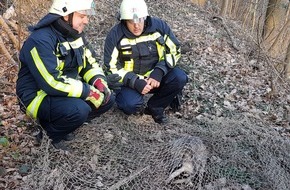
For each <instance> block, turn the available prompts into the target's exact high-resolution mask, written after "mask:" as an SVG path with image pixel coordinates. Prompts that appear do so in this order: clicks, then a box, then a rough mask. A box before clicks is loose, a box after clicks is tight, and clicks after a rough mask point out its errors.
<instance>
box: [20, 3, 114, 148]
mask: <svg viewBox="0 0 290 190" xmlns="http://www.w3.org/2000/svg"><path fill="white" fill-rule="evenodd" d="M92 14H94V2H93V0H74V1H72V0H54V1H53V4H52V6H51V8H50V10H49V13H48V14H47V15H46V16H44V17H43V18H42V19H41V20H40V21H39V22H38V24H37V25H36V26H34V27H32V28H30V30H31V34H30V36H29V37H28V39H27V40H26V41H25V43H24V44H23V47H22V48H21V51H20V70H19V73H18V80H17V85H16V93H17V96H18V97H19V100H20V107H21V109H22V110H23V111H25V112H26V114H27V115H29V116H30V117H32V118H34V119H37V120H38V122H39V124H40V125H41V126H42V128H43V129H44V130H45V131H46V132H47V135H48V136H49V137H50V138H51V139H52V144H53V145H55V147H57V146H58V145H59V144H60V142H62V140H63V139H66V138H67V137H68V135H69V134H71V132H73V131H74V130H75V129H77V128H78V127H80V126H81V125H82V124H83V123H84V122H86V121H88V120H91V119H93V118H95V117H97V116H99V115H100V114H102V113H104V112H106V111H107V110H109V109H110V108H111V107H112V106H113V104H114V102H115V97H114V96H112V95H111V91H110V89H109V88H108V85H107V81H106V76H105V75H104V72H103V69H102V68H101V67H100V65H99V64H98V63H97V61H96V55H95V53H94V51H92V49H91V48H90V46H89V44H88V42H87V41H86V39H85V37H84V33H83V29H84V27H85V25H86V24H88V22H89V19H88V16H89V15H92ZM60 146H61V145H60Z"/></svg>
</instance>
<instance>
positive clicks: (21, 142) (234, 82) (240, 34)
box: [0, 0, 290, 189]
mask: <svg viewBox="0 0 290 190" xmlns="http://www.w3.org/2000/svg"><path fill="white" fill-rule="evenodd" d="M147 2H148V6H149V13H150V14H151V15H153V16H158V17H160V18H162V19H164V20H166V21H167V22H168V24H169V25H170V26H171V28H172V29H173V31H174V33H175V34H176V36H177V38H178V39H179V40H180V42H181V43H182V53H183V54H182V58H181V60H180V67H181V68H183V69H184V70H185V71H186V72H187V73H188V76H189V78H190V81H189V83H188V84H187V86H186V87H185V89H184V92H183V94H184V97H183V105H182V110H181V111H180V112H177V113H172V112H171V111H170V110H167V114H169V117H170V120H171V121H174V120H175V119H179V120H180V119H181V120H184V121H192V119H193V118H196V119H197V120H199V119H203V118H207V119H211V120H219V121H222V120H223V118H227V119H229V118H235V117H236V116H237V115H244V116H247V117H248V118H251V119H253V121H258V122H261V123H263V124H264V125H265V127H269V126H270V127H273V128H275V129H276V130H277V131H279V133H280V134H281V135H282V136H289V131H290V127H289V121H290V120H289V119H290V117H289V116H290V115H289V111H290V107H289V105H288V104H289V102H290V95H289V90H288V89H289V84H288V82H287V81H284V80H283V79H282V78H280V77H278V75H277V72H276V71H275V69H274V66H273V65H274V63H273V62H272V61H270V59H269V58H268V57H267V55H266V54H262V53H261V52H262V51H259V48H257V47H256V45H255V43H254V42H253V40H251V37H250V36H248V35H247V34H248V33H247V32H246V31H243V29H242V28H241V27H240V25H239V23H238V22H236V21H233V20H229V19H226V18H220V17H214V16H217V13H215V12H213V11H212V9H207V11H205V10H200V9H198V8H197V7H195V6H193V5H192V4H191V3H190V2H189V1H186V0H181V1H174V2H168V1H165V0H161V1H155V0H148V1H147ZM118 3H119V1H104V0H102V1H98V2H97V13H98V14H97V15H96V16H94V18H92V19H91V24H90V25H89V27H88V28H87V30H88V31H87V32H88V34H89V38H90V39H91V41H92V44H93V45H94V47H95V49H96V52H97V54H98V55H99V62H100V63H101V64H102V59H103V57H102V52H103V43H104V38H105V35H106V33H107V32H108V31H109V29H110V28H111V27H112V26H113V24H114V23H116V22H117V21H116V14H115V12H116V10H117V9H118ZM29 22H31V21H29ZM227 31H229V32H227ZM1 36H2V38H3V39H4V43H5V45H6V47H7V49H8V50H9V52H10V53H11V55H16V54H15V52H16V51H15V50H14V48H13V45H12V44H11V43H10V41H9V39H8V37H7V36H6V35H5V33H4V32H2V31H1ZM16 57H17V56H16ZM0 62H1V64H0V68H1V69H0V113H1V115H0V122H1V124H0V189H19V188H20V184H21V181H22V179H23V177H25V176H26V175H28V174H29V172H30V169H31V167H32V166H31V161H33V160H35V159H36V158H35V157H34V156H35V155H36V154H35V152H36V151H37V149H38V148H39V147H38V146H37V143H36V142H35V138H34V136H33V135H34V131H35V129H34V128H33V127H32V126H34V125H35V123H34V122H33V121H32V120H31V119H29V118H26V117H25V116H24V114H23V113H22V112H21V111H20V110H19V107H18V101H17V97H16V96H15V82H16V80H17V69H18V66H17V65H13V64H11V63H10V62H8V61H7V60H6V58H5V57H4V56H3V55H1V56H0ZM109 114H111V117H114V115H119V114H121V113H119V111H118V110H117V109H113V110H111V111H110V112H109ZM107 117H108V114H107V115H106V117H105V118H107ZM108 118H109V117H108ZM121 118H122V117H121ZM133 119H135V120H136V121H134V122H135V123H136V126H139V125H142V122H144V121H143V120H144V117H142V119H140V121H139V120H138V117H137V118H136V117H133ZM145 119H147V120H149V121H148V122H152V119H151V118H150V117H145ZM150 120H151V121H150ZM104 122H105V121H104ZM91 125H92V126H93V125H94V123H92V124H91Z"/></svg>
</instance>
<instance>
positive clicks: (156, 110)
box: [104, 0, 188, 124]
mask: <svg viewBox="0 0 290 190" xmlns="http://www.w3.org/2000/svg"><path fill="white" fill-rule="evenodd" d="M119 13H120V18H119V20H120V22H119V23H117V24H116V25H115V26H114V27H113V28H112V29H111V30H110V32H109V33H108V35H107V37H106V40H105V47H104V51H105V52H104V63H105V65H106V66H107V68H108V70H109V71H110V72H111V73H113V74H118V75H120V76H121V82H122V84H123V86H122V87H121V90H117V91H115V92H116V103H117V106H118V108H119V109H121V110H122V111H123V112H124V113H126V114H128V115H130V114H135V113H138V112H140V110H141V111H142V107H144V106H143V105H144V104H146V102H144V101H145V98H144V96H145V95H146V94H152V96H151V97H150V98H149V100H148V102H147V105H145V110H144V113H146V114H150V115H152V118H153V119H154V121H155V122H157V123H160V124H164V123H166V122H167V121H168V120H167V117H166V116H165V114H164V110H165V108H166V107H167V106H170V105H171V106H174V107H178V106H180V105H176V104H179V103H180V101H179V102H178V101H176V100H178V99H176V98H179V99H180V94H181V91H182V90H183V88H184V86H185V85H186V83H187V81H188V77H187V75H186V73H185V72H184V71H183V70H181V69H180V68H178V67H176V65H177V62H178V61H179V59H180V56H181V52H180V43H179V41H178V40H177V39H176V37H175V35H174V34H173V32H172V30H171V29H170V27H169V26H168V25H167V24H166V22H164V21H162V20H160V19H158V18H154V17H151V16H149V14H148V9H147V5H146V3H145V2H144V0H123V1H122V3H121V6H120V11H119Z"/></svg>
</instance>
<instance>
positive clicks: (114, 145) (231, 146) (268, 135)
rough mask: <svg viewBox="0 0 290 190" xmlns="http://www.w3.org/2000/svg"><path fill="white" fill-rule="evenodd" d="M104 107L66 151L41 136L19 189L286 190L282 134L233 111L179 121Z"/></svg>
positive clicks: (287, 176) (289, 159) (288, 185)
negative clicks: (104, 111) (232, 116)
mask: <svg viewBox="0 0 290 190" xmlns="http://www.w3.org/2000/svg"><path fill="white" fill-rule="evenodd" d="M113 113H114V114H115V116H114V117H112V113H107V114H105V115H104V116H103V117H101V118H99V119H98V120H96V121H94V122H95V123H92V124H90V125H85V126H83V127H81V128H80V129H79V130H78V131H77V133H76V138H75V139H74V140H73V141H71V142H67V144H68V145H69V147H70V148H71V151H69V152H64V151H57V150H54V149H52V148H49V140H44V141H43V143H42V145H41V147H40V148H39V151H38V152H36V155H37V157H38V159H36V161H35V162H34V164H33V165H34V167H33V169H32V172H31V174H30V175H29V176H27V177H26V179H25V184H24V185H23V188H24V189H110V190H112V189H222V188H226V189H281V190H282V189H285V190H286V189H289V188H290V181H289V180H288V179H290V173H289V172H290V170H289V169H290V164H289V163H290V155H289V152H288V150H289V148H290V143H289V139H287V138H286V137H283V136H281V135H280V134H279V133H278V132H277V131H275V130H273V129H271V128H267V127H265V126H264V125H263V126H262V125H261V124H259V122H253V121H250V120H249V119H248V118H247V117H245V116H241V117H239V118H236V119H225V118H223V119H219V120H218V119H217V120H216V121H213V120H187V121H183V120H179V119H177V118H173V119H171V120H170V122H169V124H168V125H166V126H160V125H158V124H155V123H154V122H153V120H152V118H150V117H149V116H147V115H144V116H141V117H140V116H129V117H128V116H125V115H123V114H121V113H118V112H117V113H116V112H113Z"/></svg>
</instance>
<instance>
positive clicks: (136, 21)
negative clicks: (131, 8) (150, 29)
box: [129, 14, 146, 24]
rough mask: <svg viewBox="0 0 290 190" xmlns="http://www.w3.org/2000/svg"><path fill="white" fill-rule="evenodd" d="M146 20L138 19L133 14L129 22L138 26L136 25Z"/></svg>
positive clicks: (144, 18) (143, 18)
mask: <svg viewBox="0 0 290 190" xmlns="http://www.w3.org/2000/svg"><path fill="white" fill-rule="evenodd" d="M145 20H146V17H140V18H139V17H138V16H137V14H134V15H133V19H132V20H129V21H130V22H131V23H134V24H138V23H141V22H144V21H145Z"/></svg>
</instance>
